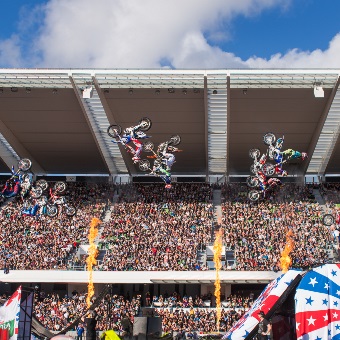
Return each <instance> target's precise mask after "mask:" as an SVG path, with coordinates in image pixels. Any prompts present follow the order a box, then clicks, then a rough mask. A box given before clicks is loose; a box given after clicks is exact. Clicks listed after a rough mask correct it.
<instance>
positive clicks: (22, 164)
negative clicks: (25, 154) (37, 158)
mask: <svg viewBox="0 0 340 340" xmlns="http://www.w3.org/2000/svg"><path fill="white" fill-rule="evenodd" d="M31 167H32V162H31V160H30V159H28V158H22V159H20V161H19V162H18V168H19V169H20V170H21V171H28V170H29V169H31Z"/></svg>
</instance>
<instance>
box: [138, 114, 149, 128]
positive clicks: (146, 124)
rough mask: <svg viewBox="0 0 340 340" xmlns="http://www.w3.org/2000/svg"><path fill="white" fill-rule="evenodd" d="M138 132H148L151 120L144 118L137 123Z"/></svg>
mask: <svg viewBox="0 0 340 340" xmlns="http://www.w3.org/2000/svg"><path fill="white" fill-rule="evenodd" d="M138 125H139V126H140V127H139V130H141V131H148V130H150V128H151V125H152V122H151V119H149V118H147V117H144V118H142V119H141V120H140V121H139V122H138Z"/></svg>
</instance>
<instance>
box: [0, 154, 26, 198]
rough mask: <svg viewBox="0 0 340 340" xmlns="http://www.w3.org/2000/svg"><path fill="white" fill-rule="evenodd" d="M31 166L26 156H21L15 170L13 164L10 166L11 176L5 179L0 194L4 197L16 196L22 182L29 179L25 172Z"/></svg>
mask: <svg viewBox="0 0 340 340" xmlns="http://www.w3.org/2000/svg"><path fill="white" fill-rule="evenodd" d="M31 167H32V162H31V160H29V159H28V158H22V159H20V160H19V161H18V169H17V171H14V166H12V169H11V172H12V176H11V177H10V178H9V179H8V180H7V181H6V184H5V187H4V189H3V191H2V193H1V195H2V196H3V197H5V198H10V197H14V196H17V195H18V194H19V193H20V192H21V189H22V187H21V185H22V183H24V182H27V181H28V180H29V179H30V177H29V175H28V174H27V172H28V171H29V170H30V169H31Z"/></svg>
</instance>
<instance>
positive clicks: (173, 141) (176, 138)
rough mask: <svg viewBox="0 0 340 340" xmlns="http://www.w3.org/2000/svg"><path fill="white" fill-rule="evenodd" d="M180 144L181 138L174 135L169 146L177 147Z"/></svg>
mask: <svg viewBox="0 0 340 340" xmlns="http://www.w3.org/2000/svg"><path fill="white" fill-rule="evenodd" d="M180 142H181V136H179V135H173V136H171V137H170V141H169V145H170V144H171V145H174V146H176V145H178V144H180Z"/></svg>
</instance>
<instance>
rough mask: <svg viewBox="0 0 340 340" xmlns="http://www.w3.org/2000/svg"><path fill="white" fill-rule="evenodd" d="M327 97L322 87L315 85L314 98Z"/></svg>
mask: <svg viewBox="0 0 340 340" xmlns="http://www.w3.org/2000/svg"><path fill="white" fill-rule="evenodd" d="M324 96H325V93H324V90H323V88H322V86H321V85H319V84H315V85H314V97H315V98H323V97H324Z"/></svg>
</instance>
